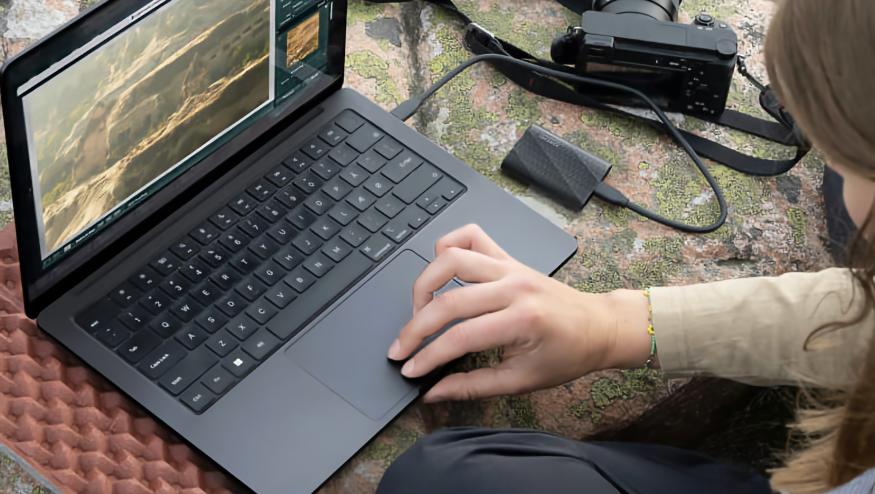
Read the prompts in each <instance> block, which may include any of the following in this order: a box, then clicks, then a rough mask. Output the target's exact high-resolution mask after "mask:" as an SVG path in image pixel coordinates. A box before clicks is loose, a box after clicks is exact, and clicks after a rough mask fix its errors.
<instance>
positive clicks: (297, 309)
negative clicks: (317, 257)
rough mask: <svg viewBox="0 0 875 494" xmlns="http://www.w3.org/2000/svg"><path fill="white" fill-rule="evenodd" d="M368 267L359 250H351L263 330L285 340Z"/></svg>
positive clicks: (366, 260)
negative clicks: (350, 252) (351, 251)
mask: <svg viewBox="0 0 875 494" xmlns="http://www.w3.org/2000/svg"><path fill="white" fill-rule="evenodd" d="M371 266H372V264H371V262H370V261H369V260H368V259H367V258H366V257H364V256H363V255H362V254H361V253H359V252H353V253H352V254H350V256H349V257H347V258H346V259H345V260H344V261H343V262H341V263H339V264H338V265H337V266H335V268H334V269H332V270H331V271H330V272H329V273H328V274H327V275H326V276H325V278H323V279H322V280H321V281H320V282H319V283H318V284H316V285H315V286H313V287H312V288H311V289H310V290H307V291H306V292H304V293H303V294H302V295H300V296H298V298H297V299H295V300H294V301H293V302H292V303H291V304H289V305H288V306H286V308H285V309H283V310H282V311H280V313H279V314H277V315H276V316H275V317H274V318H273V320H271V322H270V323H269V324H268V325H267V329H268V330H269V331H270V332H271V333H273V334H274V336H276V337H277V338H279V339H280V340H283V341H285V340H288V339H289V338H291V337H292V336H293V335H294V334H295V333H297V332H298V331H300V330H301V329H302V328H303V327H304V325H305V324H307V323H308V322H309V321H310V320H311V319H312V318H313V316H315V315H316V314H319V313H320V312H322V310H324V309H325V307H326V306H327V305H328V304H330V303H331V302H332V301H334V299H335V298H337V296H338V295H339V294H340V293H343V292H344V291H345V290H346V289H347V288H348V287H349V286H350V285H352V284H353V283H355V282H356V281H358V279H359V278H361V277H362V275H364V274H365V273H366V272H367V271H368V269H369V268H370V267H371ZM292 276H294V274H293V275H292ZM288 280H289V278H286V280H285V281H286V282H288Z"/></svg>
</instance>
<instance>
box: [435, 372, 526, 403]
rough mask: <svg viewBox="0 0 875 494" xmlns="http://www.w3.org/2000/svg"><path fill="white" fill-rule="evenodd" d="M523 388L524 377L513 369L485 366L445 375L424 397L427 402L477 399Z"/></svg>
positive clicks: (509, 392)
mask: <svg viewBox="0 0 875 494" xmlns="http://www.w3.org/2000/svg"><path fill="white" fill-rule="evenodd" d="M523 388H524V386H523V383H522V377H521V376H520V374H519V373H517V372H514V371H513V370H512V369H502V368H500V367H484V368H481V369H474V370H472V371H470V372H459V373H456V374H450V375H449V376H446V377H444V378H443V379H441V380H440V381H438V382H437V384H435V385H434V386H433V387H432V388H431V389H430V390H428V392H427V393H425V396H423V398H422V399H423V401H425V402H426V403H436V402H439V401H451V400H476V399H480V398H491V397H493V396H499V395H507V394H516V393H519V392H521V391H522V390H523Z"/></svg>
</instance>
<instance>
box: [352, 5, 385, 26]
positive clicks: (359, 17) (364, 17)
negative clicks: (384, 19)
mask: <svg viewBox="0 0 875 494" xmlns="http://www.w3.org/2000/svg"><path fill="white" fill-rule="evenodd" d="M385 10H386V6H385V5H383V4H379V3H371V2H364V1H362V0H350V1H349V4H348V7H347V11H346V24H347V25H348V26H351V25H354V24H359V23H365V22H367V21H372V20H374V19H376V18H377V17H380V16H382V15H383V13H384V12H385Z"/></svg>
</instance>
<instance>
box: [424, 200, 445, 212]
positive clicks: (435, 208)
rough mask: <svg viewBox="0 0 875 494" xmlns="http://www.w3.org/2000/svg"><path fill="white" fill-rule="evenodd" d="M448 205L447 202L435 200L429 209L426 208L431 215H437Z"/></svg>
mask: <svg viewBox="0 0 875 494" xmlns="http://www.w3.org/2000/svg"><path fill="white" fill-rule="evenodd" d="M446 205H447V202H446V201H445V200H443V199H435V201H434V202H433V203H431V204H429V205H428V207H427V208H425V210H426V211H428V213H429V214H437V213H438V211H440V210H441V209H443V208H444V206H446Z"/></svg>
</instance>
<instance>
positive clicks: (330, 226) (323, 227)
mask: <svg viewBox="0 0 875 494" xmlns="http://www.w3.org/2000/svg"><path fill="white" fill-rule="evenodd" d="M310 230H311V231H312V232H313V233H315V234H316V235H319V237H320V238H321V239H322V240H328V239H329V238H331V237H333V236H334V235H336V234H337V232H338V231H340V226H339V225H338V224H337V223H335V222H334V220H332V219H331V218H329V217H327V216H326V217H324V218H319V220H317V221H316V223H313V224H312V225H311V226H310Z"/></svg>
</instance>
